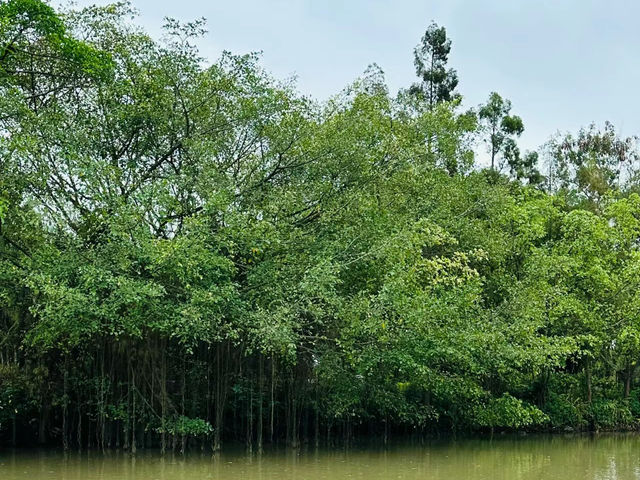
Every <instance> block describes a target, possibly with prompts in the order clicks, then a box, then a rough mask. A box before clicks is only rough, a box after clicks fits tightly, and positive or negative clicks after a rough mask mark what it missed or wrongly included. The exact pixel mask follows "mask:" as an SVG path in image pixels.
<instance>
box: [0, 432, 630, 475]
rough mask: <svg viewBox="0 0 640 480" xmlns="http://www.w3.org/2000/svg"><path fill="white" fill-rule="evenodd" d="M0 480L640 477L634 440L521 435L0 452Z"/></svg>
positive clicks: (605, 436) (620, 436)
mask: <svg viewBox="0 0 640 480" xmlns="http://www.w3.org/2000/svg"><path fill="white" fill-rule="evenodd" d="M0 479H1V480H45V479H46V480H63V479H64V480H92V479H100V480H201V479H219V480H241V479H242V480H271V479H274V480H275V479H278V480H293V479H296V480H302V479H304V480H320V479H322V480H333V479H336V480H339V479H366V480H378V479H385V480H387V479H406V480H413V479H422V480H457V479H461V480H500V479H504V480H507V479H508V480H552V479H554V480H555V479H557V480H573V479H575V480H591V479H593V480H596V479H597V480H614V479H615V480H617V479H624V480H629V479H640V435H634V434H602V435H544V436H538V435H527V436H495V437H493V438H492V439H489V438H486V439H458V440H453V439H449V440H437V441H428V442H424V443H423V444H411V445H407V444H404V445H399V444H397V445H392V446H390V447H388V448H383V447H380V446H378V447H371V446H369V447H359V448H356V447H353V448H349V449H344V448H340V449H318V450H316V449H313V448H309V449H302V450H300V451H292V450H285V449H282V450H272V451H266V452H265V453H264V454H263V455H261V456H258V455H256V454H253V455H248V454H246V453H245V452H244V451H242V450H234V449H230V450H227V451H225V452H223V453H222V454H220V455H217V456H212V455H211V454H207V453H201V452H191V453H189V454H188V455H186V456H181V455H165V456H164V457H162V456H160V455H159V454H158V453H157V452H144V451H143V452H139V453H138V454H137V455H136V456H130V455H128V454H126V453H123V452H118V451H111V452H107V453H104V454H103V453H101V452H96V451H90V452H80V453H79V452H69V453H66V454H65V453H63V452H61V451H59V450H0Z"/></svg>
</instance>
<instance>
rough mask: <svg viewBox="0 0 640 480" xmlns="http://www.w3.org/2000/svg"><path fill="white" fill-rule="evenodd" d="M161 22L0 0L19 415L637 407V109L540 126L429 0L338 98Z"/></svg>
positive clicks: (416, 428)
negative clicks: (614, 118) (420, 16)
mask: <svg viewBox="0 0 640 480" xmlns="http://www.w3.org/2000/svg"><path fill="white" fill-rule="evenodd" d="M164 31H165V34H164V36H163V37H162V39H159V40H158V39H153V38H152V37H151V36H149V35H148V34H147V33H145V32H144V31H143V30H142V29H141V28H140V27H139V26H137V24H136V19H135V10H134V9H133V8H132V6H131V5H130V4H128V3H115V4H113V5H109V6H105V7H97V6H96V7H89V8H83V9H73V8H71V9H57V8H56V9H54V8H53V7H51V6H50V5H49V4H47V3H46V2H42V1H41V0H5V1H3V2H2V3H0V445H4V446H9V445H22V446H26V445H37V444H47V445H55V446H60V447H63V448H65V449H86V448H97V449H110V448H111V449H113V448H120V449H124V450H128V451H130V452H134V453H135V452H136V451H137V450H140V449H142V448H157V449H160V450H161V451H162V452H165V451H176V452H184V451H185V450H187V449H189V448H197V449H204V450H208V451H218V450H220V449H221V448H222V447H223V443H242V444H244V445H246V448H247V449H249V450H252V451H262V449H263V448H264V447H266V446H267V445H270V444H274V443H275V444H280V445H287V446H290V447H299V446H301V445H305V444H306V445H316V446H317V445H332V444H341V443H343V442H344V443H348V442H351V441H354V439H357V438H359V437H364V436H367V437H375V438H379V439H381V440H382V441H384V442H387V441H389V439H393V438H399V437H407V436H414V435H430V434H435V433H441V432H479V433H486V434H489V433H493V432H494V431H496V432H500V431H586V430H592V431H596V430H631V429H636V428H638V427H639V426H640V378H639V375H638V365H637V362H638V360H639V359H640V296H639V295H638V287H639V286H640V250H639V247H640V175H639V174H640V150H639V149H638V145H637V139H636V138H635V137H624V136H622V135H620V133H619V132H618V130H617V129H616V128H615V127H614V126H613V125H611V124H609V123H607V124H604V125H595V124H591V125H589V124H585V125H586V126H585V127H584V128H582V129H580V130H579V131H576V132H571V133H569V132H566V133H558V134H557V135H554V136H552V137H551V138H550V139H549V140H548V142H546V143H545V144H544V145H542V146H540V148H539V149H538V150H536V151H532V152H525V151H521V150H520V148H519V146H518V137H519V135H520V134H521V133H522V132H523V131H524V128H525V123H524V122H523V119H521V118H520V117H519V116H518V115H516V113H515V112H517V105H514V106H512V105H511V102H510V101H509V100H507V99H506V98H503V97H502V96H501V95H500V94H498V93H496V92H487V101H486V103H485V104H483V105H479V106H468V105H465V104H464V99H463V97H462V95H461V92H459V88H458V87H459V85H458V83H459V82H458V76H457V73H456V72H455V71H454V70H453V69H452V68H450V67H449V65H448V61H449V56H450V54H452V52H455V49H453V50H452V43H451V40H450V39H449V38H448V37H447V33H446V30H445V28H443V27H441V26H438V25H436V24H431V25H430V26H428V28H427V30H426V32H425V34H424V37H423V38H422V39H419V38H418V39H416V43H417V44H418V46H417V47H416V49H415V52H414V57H415V69H416V78H415V83H413V84H411V85H406V87H405V88H403V89H400V91H399V92H397V93H395V92H394V93H392V92H390V91H389V88H388V86H387V83H386V81H385V77H384V73H383V72H382V70H381V69H380V68H379V67H377V66H376V65H371V66H370V67H369V68H368V69H367V70H366V71H365V72H363V74H362V76H361V77H360V78H357V79H355V80H354V81H353V82H352V83H351V84H350V85H347V86H346V87H345V88H344V89H343V90H342V91H340V92H336V94H335V95H334V96H333V97H331V99H329V100H327V101H322V102H320V101H317V100H315V99H313V98H310V97H309V96H306V95H304V94H303V93H300V92H299V91H298V90H297V87H296V85H295V83H294V82H292V81H283V80H279V79H276V78H273V76H272V75H271V74H269V72H268V71H266V70H265V68H264V67H263V66H262V65H261V60H260V55H258V54H243V55H236V54H232V53H229V52H225V53H223V54H222V55H221V56H220V58H218V59H215V60H213V59H205V58H202V57H201V55H200V53H199V52H198V50H197V48H196V47H195V45H196V43H197V41H198V38H200V37H201V36H202V35H203V34H204V31H205V24H204V23H203V21H200V20H198V21H194V22H191V23H182V22H178V21H176V20H172V19H167V21H166V25H165V30H164ZM409 53H410V52H409ZM587 121H588V119H587ZM483 159H484V160H483Z"/></svg>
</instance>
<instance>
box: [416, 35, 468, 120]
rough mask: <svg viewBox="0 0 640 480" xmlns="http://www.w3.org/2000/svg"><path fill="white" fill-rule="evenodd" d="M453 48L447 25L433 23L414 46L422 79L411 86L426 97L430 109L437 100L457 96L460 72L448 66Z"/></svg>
mask: <svg viewBox="0 0 640 480" xmlns="http://www.w3.org/2000/svg"><path fill="white" fill-rule="evenodd" d="M450 52H451V40H450V39H449V38H447V31H446V29H445V28H444V27H440V26H438V24H436V23H431V25H429V28H427V31H426V32H424V35H423V36H422V42H421V43H420V44H419V45H418V46H417V47H416V48H415V50H414V64H415V66H416V74H417V76H418V78H419V79H420V82H419V83H416V84H414V85H412V86H411V88H410V92H411V93H413V94H415V95H418V96H421V97H422V98H424V99H426V101H427V103H428V105H429V109H433V107H434V106H435V105H436V104H437V103H438V102H446V101H450V100H453V99H454V98H456V96H457V93H456V92H455V89H456V87H457V86H458V74H457V73H456V71H455V70H454V69H452V68H449V69H447V61H448V59H449V53H450Z"/></svg>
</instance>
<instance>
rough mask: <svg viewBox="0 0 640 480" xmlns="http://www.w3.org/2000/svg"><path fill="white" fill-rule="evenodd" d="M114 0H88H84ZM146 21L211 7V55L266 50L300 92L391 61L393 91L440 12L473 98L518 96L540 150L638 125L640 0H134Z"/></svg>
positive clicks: (151, 24) (528, 145) (273, 67)
mask: <svg viewBox="0 0 640 480" xmlns="http://www.w3.org/2000/svg"><path fill="white" fill-rule="evenodd" d="M92 3H97V4H107V3H110V2H108V1H103V0H97V1H87V0H80V1H78V2H77V4H78V5H80V6H83V5H88V4H92ZM133 5H134V6H135V7H136V8H137V9H138V10H139V11H140V17H139V19H138V20H139V23H140V24H141V25H143V26H144V27H145V29H146V30H147V31H148V32H149V33H151V34H152V35H153V36H154V37H159V35H160V33H161V28H160V27H161V25H162V23H163V17H165V16H170V17H173V18H177V19H179V20H184V21H188V20H193V19H195V18H199V17H205V18H206V19H207V21H208V30H209V33H208V34H207V35H206V36H205V38H204V39H203V40H202V41H201V42H200V47H201V51H202V53H203V55H204V56H206V57H207V58H209V59H214V58H215V57H217V56H218V55H219V54H220V52H221V51H222V50H230V51H232V52H233V53H247V52H251V51H262V52H263V63H262V64H263V66H264V67H265V68H266V69H267V70H269V71H270V72H271V73H272V74H273V75H274V76H276V77H278V78H286V77H291V76H293V75H295V76H296V77H297V85H298V89H299V90H300V92H302V93H304V94H307V95H311V96H313V97H315V98H318V99H326V98H327V97H329V96H331V95H333V94H335V93H338V92H339V91H340V90H341V89H342V88H343V87H345V86H346V85H348V84H349V83H350V82H351V81H353V80H354V79H355V78H356V77H358V76H359V75H361V74H362V72H363V71H364V70H365V69H366V67H367V65H369V64H371V63H373V62H375V63H377V64H378V65H379V66H380V67H381V68H382V69H383V70H384V72H385V74H386V77H387V81H388V84H389V86H390V88H391V91H392V92H394V93H395V91H397V89H398V88H400V87H404V86H408V85H410V84H411V83H412V82H413V81H414V80H415V72H414V67H413V53H412V51H413V48H414V46H415V45H416V44H417V43H418V42H419V40H420V37H421V36H422V34H423V33H424V30H425V29H426V27H427V26H428V24H429V23H430V21H431V20H434V21H436V22H437V23H438V24H440V25H443V26H445V27H446V28H447V32H448V34H449V37H450V38H451V40H452V42H453V48H452V52H451V55H450V58H449V63H450V66H451V67H453V68H455V69H456V70H457V71H458V76H459V78H460V84H459V91H460V93H461V94H462V95H463V97H464V105H465V106H467V107H476V106H477V105H478V104H479V103H481V102H483V101H485V99H486V98H487V97H488V95H489V92H491V91H494V90H495V91H497V92H498V93H500V94H501V95H502V96H504V97H506V98H509V99H510V100H511V101H512V103H513V111H512V112H513V113H516V114H518V115H520V116H521V117H522V118H523V120H524V124H525V133H524V134H523V136H522V137H521V139H520V142H519V143H520V145H521V147H522V149H523V150H524V149H535V148H536V147H537V146H539V145H540V144H542V143H544V142H545V141H546V140H547V139H548V138H549V136H550V135H552V134H553V133H554V132H556V131H558V130H560V131H563V132H564V131H575V130H577V129H578V128H579V127H580V126H582V125H588V124H589V123H591V122H596V123H597V124H603V123H604V121H605V120H609V121H611V122H612V123H613V124H614V125H615V126H616V127H617V128H618V129H619V131H620V132H621V133H622V134H624V135H635V134H640V117H639V112H640V95H638V93H637V92H636V90H637V89H638V88H639V87H640V65H639V58H638V57H639V54H640V48H639V47H640V28H639V26H638V21H639V19H640V2H636V1H633V0H607V1H603V0H601V1H592V0H555V1H551V0H527V1H525V0H484V1H471V0H467V1H463V0H440V1H429V0H422V1H417V0H395V1H391V0H385V1H383V0H343V1H339V0H314V1H312V0H298V1H294V0H233V1H219V0H210V1H204V0H171V1H169V0H133Z"/></svg>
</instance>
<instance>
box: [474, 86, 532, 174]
mask: <svg viewBox="0 0 640 480" xmlns="http://www.w3.org/2000/svg"><path fill="white" fill-rule="evenodd" d="M510 113H511V101H509V100H505V99H503V98H502V97H501V96H500V95H499V94H498V93H496V92H491V94H490V95H489V100H487V103H486V104H484V105H481V106H480V108H479V110H478V117H479V119H480V121H481V123H482V124H483V125H484V127H485V129H486V131H487V134H488V137H487V139H486V140H485V141H486V143H487V145H488V148H489V154H490V155H491V170H492V171H495V170H496V165H495V162H496V157H497V156H498V155H501V154H502V155H503V157H507V158H506V159H507V160H508V159H511V161H512V163H513V164H514V166H515V165H516V163H518V162H519V152H517V146H516V144H515V140H514V137H518V136H520V135H521V134H522V132H523V131H524V124H523V122H522V119H521V118H520V117H518V116H517V115H510Z"/></svg>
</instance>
